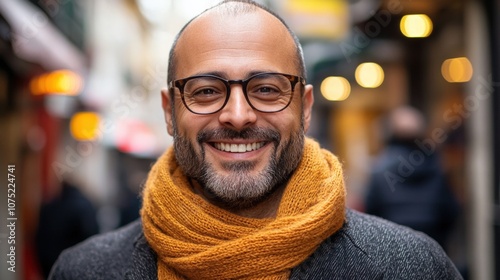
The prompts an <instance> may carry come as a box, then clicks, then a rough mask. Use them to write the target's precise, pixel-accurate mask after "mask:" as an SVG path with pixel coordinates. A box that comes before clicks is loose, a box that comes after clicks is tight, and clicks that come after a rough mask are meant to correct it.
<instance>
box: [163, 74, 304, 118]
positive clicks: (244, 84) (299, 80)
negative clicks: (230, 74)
mask: <svg viewBox="0 0 500 280" xmlns="http://www.w3.org/2000/svg"><path fill="white" fill-rule="evenodd" d="M262 75H281V76H284V77H285V78H287V79H288V81H290V86H291V87H292V92H291V96H290V100H289V101H288V103H287V104H286V105H285V106H284V107H283V108H281V109H279V110H276V111H263V110H259V109H257V108H255V106H254V105H253V104H252V102H250V99H249V98H248V94H247V86H248V82H249V81H250V80H252V79H253V78H255V77H258V76H262ZM204 77H208V78H214V79H217V80H219V81H221V82H223V83H224V85H225V86H226V90H227V92H226V100H224V103H223V104H222V106H221V107H220V108H219V109H217V110H216V111H214V112H210V113H200V112H195V111H193V110H192V109H191V108H189V106H188V105H187V104H186V100H185V99H184V86H185V85H186V83H187V82H188V81H189V80H192V79H196V78H204ZM297 83H300V84H301V85H302V86H305V85H306V80H305V79H304V78H303V77H301V76H295V75H291V74H284V73H279V72H262V73H258V74H255V75H252V76H250V77H248V78H246V79H244V80H226V79H224V78H221V77H219V76H216V75H208V74H207V75H195V76H190V77H187V78H183V79H178V80H174V81H170V83H168V87H169V88H170V89H173V88H174V87H176V88H178V89H179V92H180V94H181V99H182V103H183V104H184V106H185V107H186V108H187V109H188V110H189V111H190V112H191V113H193V114H197V115H210V114H215V113H217V112H219V111H220V110H222V109H224V107H226V104H227V102H228V101H229V97H230V95H231V85H235V84H237V85H241V88H242V89H243V95H245V99H246V101H247V103H248V105H250V107H252V109H254V110H256V111H258V112H262V113H277V112H281V111H283V110H285V109H286V108H287V107H288V106H289V105H290V104H291V103H292V99H293V94H294V90H295V86H296V85H297Z"/></svg>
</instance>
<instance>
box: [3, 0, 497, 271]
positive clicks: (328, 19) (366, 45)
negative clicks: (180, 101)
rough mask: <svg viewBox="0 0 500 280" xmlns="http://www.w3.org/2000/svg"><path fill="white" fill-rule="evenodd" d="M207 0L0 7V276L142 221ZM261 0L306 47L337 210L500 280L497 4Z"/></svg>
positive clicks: (9, 3)
mask: <svg viewBox="0 0 500 280" xmlns="http://www.w3.org/2000/svg"><path fill="white" fill-rule="evenodd" d="M217 2H219V1H207V0H183V1H180V0H179V1H177V0H164V1H157V0H106V1H96V0H86V1H83V0H1V1H0V134H1V137H0V163H1V165H0V167H1V169H2V170H1V174H2V176H0V177H1V178H3V179H2V182H1V184H0V186H1V188H0V198H1V200H2V202H1V203H0V205H1V207H0V220H1V221H2V222H1V223H2V226H0V252H1V255H0V263H1V265H0V279H5V280H10V279H45V277H46V273H47V271H48V270H49V269H50V266H51V265H52V263H53V261H54V259H55V258H56V257H57V255H58V253H59V252H60V250H62V249H64V248H66V247H68V246H70V245H72V244H74V243H76V242H79V241H81V240H83V239H85V238H87V237H88V236H91V235H93V234H96V233H99V232H106V231H109V230H112V229H115V228H117V227H119V226H121V225H123V224H126V223H128V222H130V221H132V220H134V219H136V218H137V217H138V210H139V208H140V199H139V197H138V193H139V192H140V189H141V186H142V183H143V182H144V180H145V178H146V175H147V173H148V170H149V168H150V166H151V164H152V163H153V162H154V161H155V159H156V158H157V157H158V156H159V155H160V153H161V152H162V151H163V150H165V148H167V147H168V146H169V145H170V144H171V141H172V140H171V138H170V137H169V136H168V134H167V132H166V129H165V125H164V118H163V115H162V111H161V99H160V89H161V88H162V87H164V86H165V85H166V72H167V62H168V51H169V49H170V46H171V44H172V41H173V39H174V36H175V35H176V33H177V32H178V31H179V30H180V28H181V27H182V26H183V25H184V24H185V23H186V22H187V21H188V20H189V19H190V18H191V17H193V16H194V15H196V14H198V13H199V12H201V11H203V10H204V9H206V8H207V7H210V6H212V5H213V4H216V3H217ZM259 2H260V3H262V4H264V5H266V6H268V7H270V8H272V9H273V10H275V11H276V12H277V13H278V14H280V15H281V16H282V17H284V18H285V19H286V20H287V22H288V23H289V24H290V26H291V28H292V29H293V30H294V31H296V32H297V35H298V36H299V38H300V40H301V42H302V44H303V48H304V55H305V59H306V64H307V70H308V77H307V81H308V83H310V84H313V85H314V88H315V107H314V108H315V109H314V112H313V120H312V127H311V129H310V131H309V132H308V134H309V135H310V136H311V137H314V138H316V139H317V140H318V141H320V142H321V144H322V145H323V147H325V148H327V149H329V150H331V151H332V152H334V153H335V154H336V155H338V156H339V158H340V160H341V161H342V162H343V164H344V168H345V172H346V183H347V191H348V196H347V199H348V206H349V207H352V208H354V209H357V210H359V211H364V212H368V213H372V214H375V215H379V216H383V217H385V218H387V219H393V220H395V221H396V222H398V223H401V224H405V223H406V224H407V225H408V226H412V227H416V228H417V229H419V230H422V231H424V232H426V230H427V229H429V235H431V236H432V233H430V232H432V231H434V232H437V234H439V235H440V237H436V240H438V239H439V240H440V243H441V245H442V246H443V247H444V249H445V250H446V252H447V253H448V255H449V256H450V257H451V258H452V260H453V261H454V262H455V264H456V265H457V267H458V268H459V270H460V271H461V273H462V274H463V275H464V278H465V279H485V280H488V279H500V265H499V259H500V246H499V243H500V231H499V226H500V193H499V190H500V172H498V171H500V113H499V110H498V109H499V108H500V95H499V94H500V88H499V82H500V68H499V66H500V56H499V53H498V50H499V49H500V20H499V17H498V15H499V14H500V13H499V12H500V3H499V2H498V1H486V0H483V1H479V0H478V1H474V0H453V1H452V0H419V1H412V0H274V1H270V0H269V1H259ZM401 108H403V109H408V110H407V111H410V112H413V114H411V113H410V114H406V115H405V114H403V115H396V117H394V114H393V112H395V111H397V110H398V109H401ZM403 111H404V110H403ZM394 119H395V120H396V121H395V122H394ZM417 132H418V133H417ZM401 133H402V134H401ZM401 135H402V136H401ZM394 145H395V146H394ZM394 147H396V148H394ZM403 147H405V148H403ZM12 167H14V168H13V169H12ZM9 168H11V169H10V170H9ZM8 173H11V174H14V175H15V181H14V183H15V205H14V206H15V207H11V206H13V205H12V204H8V202H9V201H8V200H7V197H8V189H9V188H10V189H12V186H11V187H8V183H12V181H11V182H9V181H8V178H9V177H8ZM429 178H433V179H429ZM436 178H438V179H436ZM11 179H12V178H11ZM10 202H12V201H10ZM9 208H10V209H9ZM10 210H15V217H16V218H17V220H16V229H15V231H14V233H15V236H14V237H15V242H16V243H15V268H16V269H15V270H16V272H15V273H12V272H11V271H9V270H8V268H9V267H11V266H12V263H10V264H9V261H10V260H11V257H10V256H9V255H8V254H9V252H10V251H9V250H10V246H11V245H12V244H9V243H8V240H9V237H12V236H13V232H12V231H10V230H9V228H8V227H6V226H4V225H3V224H5V225H8V221H10V220H8V217H9V216H8V215H9V211H10ZM438 217H439V218H438ZM431 227H432V228H431ZM441 237H442V238H441Z"/></svg>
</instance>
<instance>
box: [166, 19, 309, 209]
mask: <svg viewBox="0 0 500 280" xmlns="http://www.w3.org/2000/svg"><path fill="white" fill-rule="evenodd" d="M295 55H296V51H295V46H294V42H293V39H292V38H291V36H290V35H289V34H288V32H287V30H286V28H285V27H284V26H283V25H282V24H281V23H280V22H279V21H278V20H277V19H276V18H274V17H272V16H271V15H269V14H267V13H265V12H263V11H259V12H255V13H248V14H243V15H239V16H236V17H235V16H226V17H221V16H220V15H214V13H212V12H208V13H205V14H204V15H202V16H200V17H199V18H197V19H196V20H195V21H193V22H192V23H191V24H190V25H189V26H188V28H187V29H186V30H185V32H184V34H183V35H182V36H181V38H180V39H179V41H178V44H177V48H176V58H177V64H176V65H177V68H176V78H177V79H179V78H186V77H190V76H193V75H200V74H215V75H217V76H220V77H222V78H224V79H231V80H240V79H246V78H248V77H250V76H251V75H253V74H255V73H261V72H280V73H286V74H292V75H300V73H298V67H297V65H296V59H295ZM301 92H302V89H301V86H300V85H299V84H297V85H296V86H295V88H294V96H293V99H292V103H291V104H290V106H289V107H287V108H286V109H285V110H283V111H280V112H276V113H261V112H258V111H255V110H253V109H252V108H251V107H250V105H249V104H248V103H247V101H246V99H245V97H244V94H243V89H242V87H241V86H240V85H232V86H231V94H230V98H229V101H228V103H227V104H226V106H225V107H224V108H223V109H222V110H221V111H219V112H217V113H214V114H210V115H197V114H193V113H191V112H190V111H188V110H187V109H186V107H185V106H184V104H183V103H182V101H181V98H180V93H179V90H178V89H176V90H175V94H174V99H175V100H174V107H175V108H172V107H171V102H170V95H169V92H168V91H167V90H163V91H162V104H163V108H164V110H165V118H166V121H167V128H168V132H169V133H170V134H171V135H173V136H174V147H175V153H176V158H177V161H178V162H179V165H180V166H181V168H183V170H184V172H185V173H186V175H187V176H189V177H191V178H193V179H195V180H196V181H197V182H198V183H199V184H200V185H201V186H202V188H203V189H204V195H205V196H210V198H212V199H216V200H218V201H219V202H222V203H224V204H225V205H226V206H228V207H230V208H245V207H248V206H250V205H253V204H255V203H257V202H259V201H261V200H263V199H265V198H266V197H267V196H268V195H269V194H270V193H272V191H273V190H275V189H276V188H277V187H278V186H279V185H280V184H283V183H285V182H286V180H287V179H288V178H289V176H290V174H291V172H293V170H295V168H296V167H297V165H298V163H299V161H300V158H301V156H302V149H303V141H304V133H305V130H307V128H308V127H309V121H310V112H311V106H312V103H313V95H312V87H311V86H309V85H308V86H306V88H305V92H304V93H303V94H301Z"/></svg>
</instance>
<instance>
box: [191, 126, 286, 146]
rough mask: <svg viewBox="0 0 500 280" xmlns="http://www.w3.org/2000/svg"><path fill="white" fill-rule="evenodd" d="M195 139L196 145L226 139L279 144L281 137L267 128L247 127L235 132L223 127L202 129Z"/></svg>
mask: <svg viewBox="0 0 500 280" xmlns="http://www.w3.org/2000/svg"><path fill="white" fill-rule="evenodd" d="M196 138H197V139H196V140H197V141H198V143H203V142H208V141H214V140H227V139H259V140H264V141H270V142H277V143H279V141H280V140H281V135H280V134H279V132H277V131H275V130H273V129H269V128H260V127H249V128H245V129H243V130H241V131H236V130H233V129H230V128H227V127H223V128H216V129H203V130H201V131H200V132H199V133H198V136H197V137H196Z"/></svg>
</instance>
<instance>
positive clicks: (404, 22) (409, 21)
mask: <svg viewBox="0 0 500 280" xmlns="http://www.w3.org/2000/svg"><path fill="white" fill-rule="evenodd" d="M400 29H401V32H402V33H403V35H405V36H406V37H409V38H424V37H428V36H429V35H430V34H431V33H432V29H433V25H432V20H431V19H430V18H429V17H428V16H427V15H424V14H415V15H405V16H403V18H401V23H400Z"/></svg>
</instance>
